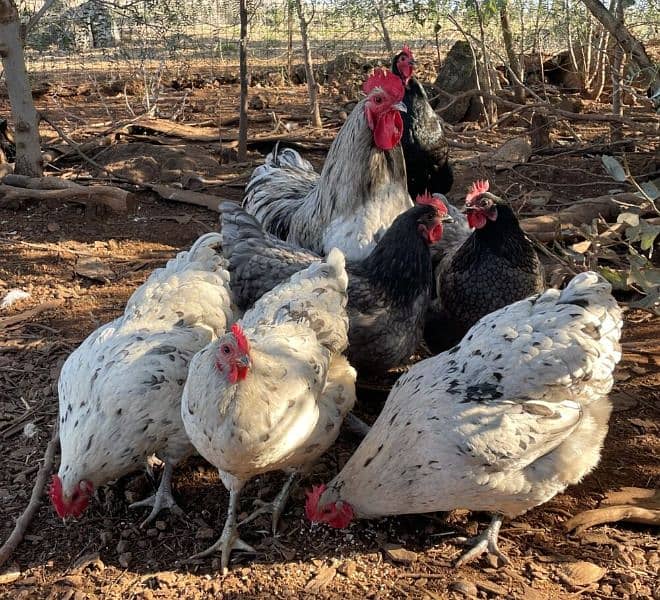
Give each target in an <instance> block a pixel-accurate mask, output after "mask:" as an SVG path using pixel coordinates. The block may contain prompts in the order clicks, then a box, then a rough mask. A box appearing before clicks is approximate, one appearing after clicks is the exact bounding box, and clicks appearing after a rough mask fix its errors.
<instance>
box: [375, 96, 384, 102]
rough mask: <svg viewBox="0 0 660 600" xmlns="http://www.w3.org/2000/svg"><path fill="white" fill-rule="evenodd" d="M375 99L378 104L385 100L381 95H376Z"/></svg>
mask: <svg viewBox="0 0 660 600" xmlns="http://www.w3.org/2000/svg"><path fill="white" fill-rule="evenodd" d="M375 100H376V104H380V103H381V102H382V101H383V99H382V98H381V97H380V96H376V98H375Z"/></svg>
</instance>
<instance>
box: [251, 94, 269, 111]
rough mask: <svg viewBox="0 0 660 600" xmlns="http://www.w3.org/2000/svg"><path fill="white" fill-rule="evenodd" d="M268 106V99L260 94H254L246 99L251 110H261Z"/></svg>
mask: <svg viewBox="0 0 660 600" xmlns="http://www.w3.org/2000/svg"><path fill="white" fill-rule="evenodd" d="M267 107H268V99H267V98H265V97H264V96H262V95H261V94H256V95H255V96H250V98H249V100H248V108H251V109H252V110H263V109H264V108H267Z"/></svg>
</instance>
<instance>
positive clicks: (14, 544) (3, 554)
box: [0, 421, 59, 567]
mask: <svg viewBox="0 0 660 600" xmlns="http://www.w3.org/2000/svg"><path fill="white" fill-rule="evenodd" d="M58 442H59V429H58V424H57V421H56V422H55V425H54V426H53V435H52V437H51V438H50V442H48V446H46V452H45V454H44V463H43V464H42V465H41V468H40V469H39V472H38V473H37V480H36V481H35V482H34V487H33V488H32V495H31V496H30V502H29V503H28V505H27V507H26V508H25V510H24V511H23V513H22V514H21V516H20V517H18V519H17V520H16V525H15V526H14V530H13V531H12V532H11V534H10V535H9V537H8V538H7V541H6V542H5V543H4V544H3V546H2V548H0V567H2V565H4V564H5V563H6V562H7V561H8V560H9V559H10V558H11V556H12V554H13V553H14V551H15V550H16V548H18V546H19V544H20V543H21V542H22V541H23V537H24V536H25V532H26V531H27V528H28V527H29V526H30V523H31V522H32V519H33V518H34V515H35V513H36V512H37V509H38V508H39V505H40V504H41V500H42V496H43V492H44V488H45V487H46V481H47V480H48V476H49V475H50V472H51V470H52V468H53V458H54V457H55V449H56V448H57V444H58Z"/></svg>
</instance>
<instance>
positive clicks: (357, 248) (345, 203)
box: [243, 70, 412, 260]
mask: <svg viewBox="0 0 660 600" xmlns="http://www.w3.org/2000/svg"><path fill="white" fill-rule="evenodd" d="M363 89H364V92H365V93H366V94H367V97H366V98H364V99H363V100H361V101H360V102H358V104H357V105H356V107H355V108H354V109H353V111H352V112H351V114H350V116H349V118H348V119H347V120H346V123H344V126H343V127H342V128H341V130H340V131H339V134H338V135H337V138H336V139H335V141H334V142H333V143H332V146H331V147H330V151H329V152H328V156H327V158H326V161H325V164H324V165H323V170H322V171H321V175H320V176H319V175H317V174H316V173H315V172H314V170H313V168H312V166H311V165H310V164H309V163H308V162H307V161H306V160H303V159H302V158H301V157H300V156H299V155H298V153H297V152H295V151H294V150H291V149H286V150H281V151H280V150H279V148H278V147H276V148H275V150H274V151H273V152H272V153H271V154H269V155H268V157H267V158H266V162H265V164H264V165H262V166H260V167H258V168H257V169H255V171H254V173H253V174H252V177H251V178H250V181H249V182H248V184H247V186H246V188H245V199H244V202H243V205H244V207H245V209H246V210H247V212H248V213H250V214H252V215H254V216H255V217H256V218H257V220H258V221H259V222H260V223H262V224H263V226H264V228H265V229H266V231H268V232H270V233H273V234H274V235H276V236H277V237H279V238H281V239H284V240H287V241H289V242H291V243H293V244H296V245H298V246H302V247H303V248H307V249H309V250H312V251H313V252H316V253H317V254H322V255H326V254H327V253H328V252H329V251H330V249H331V248H333V247H336V248H339V249H340V250H341V251H342V252H343V253H344V254H345V256H346V259H347V260H360V259H362V258H365V257H366V256H368V254H369V253H370V252H371V250H373V248H374V246H375V245H376V243H377V242H378V240H379V239H380V237H381V236H382V235H383V233H384V232H385V231H386V230H387V228H388V227H389V226H390V224H391V223H392V221H394V219H395V218H396V217H397V216H398V215H399V214H401V213H402V212H404V211H405V210H407V209H408V208H410V207H411V206H412V201H411V199H410V196H409V195H408V191H407V188H406V167H405V163H404V159H403V152H402V151H401V146H400V145H399V141H400V139H401V133H402V131H403V122H402V119H401V114H400V112H399V111H403V110H405V106H404V105H403V104H402V102H401V100H402V98H403V84H402V83H401V80H400V79H399V78H398V77H396V76H395V75H393V74H392V73H390V72H388V71H385V70H382V71H376V72H375V73H374V74H373V75H372V76H371V77H369V79H367V81H366V82H365V84H364V87H363Z"/></svg>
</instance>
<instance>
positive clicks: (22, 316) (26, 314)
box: [0, 300, 64, 330]
mask: <svg viewBox="0 0 660 600" xmlns="http://www.w3.org/2000/svg"><path fill="white" fill-rule="evenodd" d="M62 304H64V300H51V301H49V302H43V303H42V304H40V305H39V306H35V307H34V308H31V309H30V310H25V311H23V312H21V313H18V314H17V315H12V316H11V317H3V318H2V319H0V330H1V329H7V327H11V326H12V325H16V324H17V323H22V322H23V321H27V320H28V319H31V318H32V317H34V316H36V315H38V314H39V313H42V312H44V311H45V310H51V309H53V308H58V307H59V306H62Z"/></svg>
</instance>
